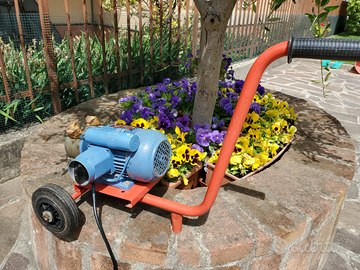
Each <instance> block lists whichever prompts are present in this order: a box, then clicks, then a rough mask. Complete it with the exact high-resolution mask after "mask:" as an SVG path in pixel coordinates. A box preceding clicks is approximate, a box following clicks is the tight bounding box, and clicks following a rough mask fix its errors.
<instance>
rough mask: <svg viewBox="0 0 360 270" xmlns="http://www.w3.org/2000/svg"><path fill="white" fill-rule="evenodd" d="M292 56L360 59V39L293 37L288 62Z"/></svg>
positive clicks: (345, 59)
mask: <svg viewBox="0 0 360 270" xmlns="http://www.w3.org/2000/svg"><path fill="white" fill-rule="evenodd" d="M292 58H311V59H329V60H342V61H360V40H359V39H336V38H294V37H291V38H290V41H289V53H288V63H291V61H292Z"/></svg>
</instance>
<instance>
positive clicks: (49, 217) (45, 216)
mask: <svg viewBox="0 0 360 270" xmlns="http://www.w3.org/2000/svg"><path fill="white" fill-rule="evenodd" d="M42 218H43V220H45V221H46V222H53V221H54V216H53V214H52V213H51V212H50V211H44V212H42Z"/></svg>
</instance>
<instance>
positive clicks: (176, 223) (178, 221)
mask: <svg viewBox="0 0 360 270" xmlns="http://www.w3.org/2000/svg"><path fill="white" fill-rule="evenodd" d="M182 220H183V216H182V215H179V214H176V213H171V223H172V227H173V232H174V233H180V232H181V230H182Z"/></svg>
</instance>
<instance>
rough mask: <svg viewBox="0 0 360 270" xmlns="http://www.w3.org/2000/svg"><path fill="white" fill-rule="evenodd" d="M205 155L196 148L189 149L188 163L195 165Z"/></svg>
mask: <svg viewBox="0 0 360 270" xmlns="http://www.w3.org/2000/svg"><path fill="white" fill-rule="evenodd" d="M205 157H206V153H201V152H200V151H199V150H197V149H191V150H190V160H191V161H190V164H191V165H196V164H198V163H199V162H200V161H202V160H203V159H204V158H205Z"/></svg>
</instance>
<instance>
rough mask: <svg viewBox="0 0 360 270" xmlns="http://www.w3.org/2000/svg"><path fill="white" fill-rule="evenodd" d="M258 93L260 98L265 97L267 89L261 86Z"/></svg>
mask: <svg viewBox="0 0 360 270" xmlns="http://www.w3.org/2000/svg"><path fill="white" fill-rule="evenodd" d="M257 92H258V93H259V95H260V96H263V95H264V94H265V88H264V87H263V86H261V85H260V84H259V86H258V88H257Z"/></svg>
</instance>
